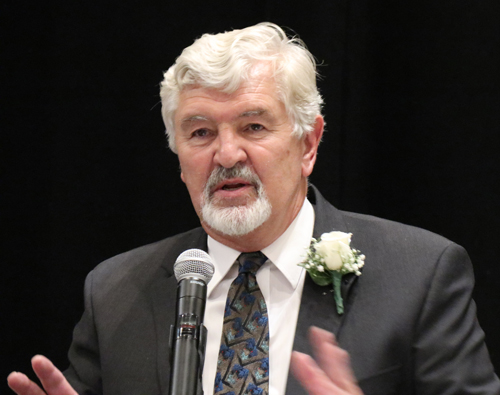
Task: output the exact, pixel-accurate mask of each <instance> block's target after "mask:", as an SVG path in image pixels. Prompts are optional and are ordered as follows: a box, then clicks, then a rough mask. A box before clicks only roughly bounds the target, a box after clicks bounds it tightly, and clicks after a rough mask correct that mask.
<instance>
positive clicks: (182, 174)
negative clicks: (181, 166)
mask: <svg viewBox="0 0 500 395" xmlns="http://www.w3.org/2000/svg"><path fill="white" fill-rule="evenodd" d="M181 180H182V182H183V183H184V184H185V183H186V180H185V179H184V173H183V172H182V170H181Z"/></svg>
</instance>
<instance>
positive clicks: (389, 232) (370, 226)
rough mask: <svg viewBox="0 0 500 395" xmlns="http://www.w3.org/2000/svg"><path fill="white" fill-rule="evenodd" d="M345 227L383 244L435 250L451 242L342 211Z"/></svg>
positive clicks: (433, 234) (426, 231)
mask: <svg viewBox="0 0 500 395" xmlns="http://www.w3.org/2000/svg"><path fill="white" fill-rule="evenodd" d="M342 214H343V216H344V219H345V222H346V225H347V226H348V227H349V228H350V229H353V230H354V229H356V230H358V232H360V231H361V232H362V233H367V234H369V235H371V236H372V237H373V236H374V235H376V236H377V238H383V239H384V242H389V243H390V242H391V241H392V242H394V243H399V244H401V243H403V244H412V245H418V246H425V247H427V248H428V247H431V246H435V247H436V248H440V249H443V248H447V247H448V246H450V245H451V244H454V243H453V242H452V241H450V240H449V239H447V238H446V237H443V236H441V235H439V234H437V233H434V232H431V231H429V230H425V229H422V228H419V227H416V226H412V225H407V224H403V223H400V222H396V221H392V220H388V219H383V218H379V217H375V216H372V215H366V214H358V213H352V212H347V211H342ZM353 233H354V231H353Z"/></svg>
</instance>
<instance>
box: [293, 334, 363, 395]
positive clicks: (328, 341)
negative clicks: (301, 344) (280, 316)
mask: <svg viewBox="0 0 500 395" xmlns="http://www.w3.org/2000/svg"><path fill="white" fill-rule="evenodd" d="M309 341H310V343H311V346H312V349H313V354H314V357H315V359H316V360H314V359H312V358H311V357H310V356H309V355H306V354H302V353H299V352H297V351H294V352H293V353H292V360H291V370H292V373H293V375H294V376H295V378H296V379H297V380H298V381H299V382H300V383H301V385H302V386H303V387H304V388H305V390H306V391H307V392H308V394H309V395H362V394H363V393H362V392H361V389H360V388H359V387H358V385H357V384H356V378H355V377H354V374H353V372H352V369H351V365H350V362H349V355H348V354H347V352H346V351H344V350H343V349H341V348H340V347H339V346H337V343H336V341H335V336H334V335H333V334H332V333H330V332H327V331H325V330H323V329H320V328H317V327H311V328H310V330H309Z"/></svg>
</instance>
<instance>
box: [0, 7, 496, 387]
mask: <svg viewBox="0 0 500 395" xmlns="http://www.w3.org/2000/svg"><path fill="white" fill-rule="evenodd" d="M291 4H296V5H291ZM265 20H267V21H272V22H275V23H278V24H280V25H282V26H286V27H289V28H291V29H293V30H294V31H296V32H297V33H298V34H299V35H300V36H301V37H302V38H303V39H304V41H305V42H306V43H307V45H308V46H309V48H310V50H311V51H312V53H313V54H315V55H316V57H317V59H318V61H319V62H320V63H321V66H320V67H319V71H320V74H321V75H322V78H321V81H320V89H321V92H322V93H323V95H324V97H325V102H326V106H325V116H326V121H327V133H326V135H325V137H324V142H323V143H322V146H321V147H320V155H319V159H318V163H317V167H316V170H315V172H314V174H313V176H312V177H311V180H312V182H313V183H315V184H316V185H317V186H318V187H319V188H320V190H321V191H322V192H323V193H324V195H325V196H326V197H327V198H328V199H329V200H330V201H331V202H332V203H334V204H335V205H337V206H338V207H339V208H341V209H346V210H351V211H356V212H362V213H368V214H373V215H377V216H381V217H385V218H389V219H392V220H396V221H400V222H405V223H408V224H412V225H416V226H420V227H424V228H427V229H429V230H432V231H434V232H436V233H439V234H442V235H444V236H446V237H448V238H450V239H452V240H454V241H456V242H458V243H459V244H462V245H463V246H465V247H466V249H467V250H468V251H469V254H470V255H471V257H472V261H473V263H474V269H475V273H476V279H477V286H476V291H475V299H476V301H477V305H478V315H479V319H480V322H481V323H482V326H483V328H484V330H485V332H486V340H487V343H488V345H489V348H490V353H491V356H492V359H493V361H494V363H495V365H496V368H497V371H498V369H500V338H499V337H498V333H499V330H500V322H499V318H498V316H499V311H500V300H499V292H498V284H499V280H498V278H499V276H500V266H499V265H498V258H497V252H498V250H499V243H498V237H499V234H500V232H499V228H500V215H499V214H500V209H499V204H498V202H499V197H500V190H499V180H500V164H499V160H498V152H499V150H500V137H499V132H500V116H499V114H500V111H499V109H500V81H499V71H500V67H499V66H500V52H499V48H500V27H499V26H500V24H499V21H500V3H499V2H498V1H496V0H484V1H481V2H476V1H472V0H458V1H457V0H453V1H451V0H444V1H439V2H436V1H421V2H416V3H415V2H413V3H408V2H399V1H394V2H380V1H369V0H360V1H345V0H334V1H332V0H328V1H327V0H323V1H320V0H310V1H307V2H305V3H303V4H300V5H299V4H298V3H290V2H284V1H277V0H275V1H272V0H270V1H265V0H260V1H247V2H244V3H242V2H236V1H228V0H223V1H218V2H205V3H199V4H198V3H192V2H178V1H176V2H173V1H172V2H168V1H158V0H143V1H141V2H134V1H130V0H122V1H102V2H82V1H79V2H63V1H60V2H53V3H50V2H34V1H32V2H19V1H15V0H6V1H3V2H2V3H1V5H0V22H1V26H2V28H3V30H4V31H3V34H2V39H1V40H0V41H1V42H0V45H1V51H2V53H1V56H2V60H1V73H2V74H1V78H2V80H1V89H2V94H1V95H0V113H1V117H0V122H1V124H0V128H1V131H2V139H3V140H4V141H3V143H2V145H1V147H0V150H1V151H0V156H1V158H2V162H3V163H4V166H3V167H2V195H1V196H2V197H1V201H2V206H3V209H2V212H1V215H2V218H1V221H2V225H3V232H2V233H3V237H2V242H3V243H4V244H5V246H4V248H3V249H2V252H3V253H2V255H3V259H2V274H1V275H0V282H1V283H0V296H1V302H0V305H1V309H2V310H1V319H0V322H1V324H0V327H1V328H2V333H1V335H0V342H1V355H2V358H1V363H0V364H1V366H0V368H1V370H0V376H2V377H5V375H6V374H7V373H8V372H9V371H11V370H20V371H29V370H30V369H29V367H28V366H29V358H30V357H31V356H32V355H33V354H34V353H43V354H46V355H47V356H49V357H51V358H52V359H53V360H54V362H55V363H56V365H57V366H59V367H61V368H64V367H65V366H66V365H67V358H66V351H67V348H68V345H69V343H70V340H71V330H72V328H73V326H74V324H75V323H76V322H77V320H78V319H79V317H80V315H81V313H82V308H83V306H82V288H83V281H84V278H85V275H86V273H87V272H88V271H90V270H91V269H92V268H93V267H94V266H95V265H97V264H98V263H99V262H100V261H102V260H104V259H106V258H108V257H110V256H113V255H115V254H117V253H120V252H123V251H126V250H129V249H131V248H134V247H137V246H139V245H142V244H146V243H149V242H153V241H156V240H158V239H161V238H164V237H167V236H169V235H172V234H175V233H178V232H180V231H183V230H187V229H189V228H191V227H194V226H196V225H197V223H198V222H197V218H196V217H195V215H194V213H193V210H192V208H191V205H190V201H189V197H188V194H187V192H186V190H185V188H184V186H183V184H182V182H181V180H180V178H179V171H178V164H177V159H176V156H175V155H174V154H172V153H171V152H169V151H168V150H167V149H166V141H165V137H164V127H163V125H162V121H161V116H160V105H159V96H158V89H159V87H158V83H159V81H160V80H161V79H162V71H165V70H166V69H167V68H168V67H169V66H170V65H171V64H172V63H173V61H174V60H175V57H176V56H177V55H178V54H179V53H180V51H181V49H182V48H184V47H185V46H187V45H189V44H190V43H191V42H192V41H193V39H194V38H195V37H197V36H199V35H200V34H202V33H204V32H220V31H223V30H228V29H231V28H241V27H245V26H248V25H251V24H255V23H257V22H260V21H265ZM4 389H5V391H6V388H4ZM1 392H2V393H3V392H4V390H2V391H1Z"/></svg>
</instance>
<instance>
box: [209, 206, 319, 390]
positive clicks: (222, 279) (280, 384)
mask: <svg viewBox="0 0 500 395" xmlns="http://www.w3.org/2000/svg"><path fill="white" fill-rule="evenodd" d="M313 227H314V209H313V207H312V205H311V203H310V202H309V201H308V200H307V199H305V201H304V204H303V205H302V208H301V210H300V212H299V213H298V215H297V217H296V218H295V219H294V221H293V222H292V223H291V224H290V226H289V227H288V229H287V230H286V231H285V232H284V233H283V234H282V235H281V236H280V237H279V238H278V239H277V240H276V241H275V242H274V243H272V244H271V245H270V246H268V247H266V248H264V249H263V250H262V252H263V253H264V254H265V255H266V256H267V258H268V259H269V260H268V261H267V262H266V263H265V264H264V265H263V266H262V268H261V269H260V270H259V271H258V272H257V281H258V283H259V287H260V289H261V291H262V294H263V296H264V299H265V300H266V304H267V310H268V319H269V336H270V340H269V346H270V348H269V372H270V375H269V395H284V394H285V390H286V382H287V378H288V368H289V365H290V357H291V354H292V347H293V339H294V336H295V327H296V326H297V317H298V314H299V307H300V298H301V296H302V289H303V287H304V279H305V275H306V271H305V270H304V269H303V268H302V267H300V266H297V264H298V263H300V262H301V261H302V260H303V259H304V257H305V253H306V249H307V248H308V247H309V244H310V242H311V237H312V234H313ZM208 253H209V255H210V257H211V258H212V260H213V263H214V265H215V273H214V276H213V277H212V280H211V281H210V282H209V284H208V289H207V294H208V295H207V305H206V310H205V320H204V322H205V326H206V327H207V330H208V339H207V348H206V355H205V366H204V369H203V390H204V393H205V395H213V391H214V382H215V374H216V371H217V358H218V355H219V347H220V340H221V336H222V324H223V316H224V308H225V306H226V299H227V293H228V290H229V287H230V286H231V283H232V282H233V280H234V279H235V278H236V276H237V274H238V265H237V264H234V263H235V261H236V259H237V258H238V256H239V255H240V253H241V252H239V251H236V250H234V249H232V248H229V247H227V246H225V245H223V244H221V243H219V242H217V241H216V240H214V239H212V238H211V237H210V236H209V237H208ZM271 284H272V286H271Z"/></svg>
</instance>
